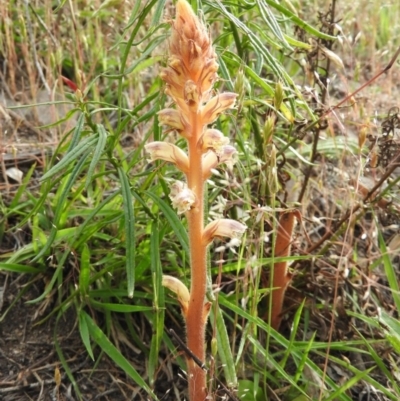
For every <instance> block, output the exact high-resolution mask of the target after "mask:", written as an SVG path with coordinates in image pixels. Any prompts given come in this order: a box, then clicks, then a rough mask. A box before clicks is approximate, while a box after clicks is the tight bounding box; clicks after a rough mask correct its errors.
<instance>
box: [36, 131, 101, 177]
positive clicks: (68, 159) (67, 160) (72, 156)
mask: <svg viewBox="0 0 400 401" xmlns="http://www.w3.org/2000/svg"><path fill="white" fill-rule="evenodd" d="M97 140H98V135H94V136H90V137H87V138H85V139H83V140H82V141H81V142H80V143H79V145H77V146H76V147H75V148H73V149H72V150H71V151H70V152H69V153H67V154H66V155H65V156H64V158H63V159H62V160H61V161H60V162H59V163H57V164H56V165H55V166H53V167H52V168H51V169H50V170H49V171H48V172H47V173H46V174H44V175H43V176H42V177H41V178H40V181H44V180H47V179H49V178H51V177H53V176H54V175H56V174H57V173H58V172H60V171H61V170H62V169H63V168H65V167H67V166H68V165H69V164H71V163H72V162H73V161H75V160H76V159H77V158H78V157H79V156H80V155H81V154H82V153H84V152H86V150H87V149H90V148H92V147H93V146H94V144H95V143H96V141H97Z"/></svg>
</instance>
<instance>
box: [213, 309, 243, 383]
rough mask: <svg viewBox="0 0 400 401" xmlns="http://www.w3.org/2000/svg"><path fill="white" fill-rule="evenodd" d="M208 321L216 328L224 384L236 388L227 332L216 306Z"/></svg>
mask: <svg viewBox="0 0 400 401" xmlns="http://www.w3.org/2000/svg"><path fill="white" fill-rule="evenodd" d="M210 321H211V324H212V325H213V326H215V327H214V329H215V328H216V335H217V349H218V355H219V357H220V358H221V362H222V366H223V369H224V374H225V380H226V383H227V385H228V387H231V388H236V387H237V385H238V381H237V376H236V367H235V362H234V360H233V355H232V350H231V345H230V342H229V336H228V331H227V329H226V326H225V322H224V318H223V317H222V314H221V310H220V308H219V306H218V305H216V307H212V308H211V311H210ZM214 322H215V325H214Z"/></svg>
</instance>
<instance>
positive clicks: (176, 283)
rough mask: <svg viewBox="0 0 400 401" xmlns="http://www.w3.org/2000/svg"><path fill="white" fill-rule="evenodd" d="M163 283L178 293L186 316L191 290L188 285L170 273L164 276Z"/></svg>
mask: <svg viewBox="0 0 400 401" xmlns="http://www.w3.org/2000/svg"><path fill="white" fill-rule="evenodd" d="M162 285H163V286H164V287H166V288H168V289H169V290H171V291H172V292H174V293H175V294H176V296H177V297H178V301H179V303H180V304H181V308H182V312H183V314H184V315H185V316H186V315H187V309H188V306H189V299H190V294H189V290H188V288H187V287H186V285H185V284H183V283H182V281H181V280H179V279H177V278H176V277H172V276H168V275H163V276H162Z"/></svg>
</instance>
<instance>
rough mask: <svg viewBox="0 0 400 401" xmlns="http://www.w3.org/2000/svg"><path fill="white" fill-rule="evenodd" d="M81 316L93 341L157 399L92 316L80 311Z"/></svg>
mask: <svg viewBox="0 0 400 401" xmlns="http://www.w3.org/2000/svg"><path fill="white" fill-rule="evenodd" d="M82 315H83V318H84V319H85V320H86V324H87V327H88V329H89V333H90V335H91V336H92V338H93V340H94V341H95V343H96V344H97V345H98V346H99V347H100V348H101V350H102V351H103V352H105V353H106V354H107V355H108V356H109V357H110V358H111V359H112V360H113V361H114V362H115V363H116V364H117V365H118V366H119V367H120V368H121V369H122V370H123V371H124V372H125V373H126V374H127V375H128V376H129V377H130V378H131V379H132V380H133V381H134V382H135V383H136V384H138V385H139V386H140V387H141V388H142V389H144V390H146V391H147V393H148V394H149V395H150V396H151V397H154V399H156V400H158V398H157V397H156V395H155V394H154V393H153V392H152V391H151V389H150V387H149V386H148V385H147V383H146V382H145V381H144V380H143V378H142V375H141V374H139V373H138V372H137V371H136V370H135V368H134V367H133V366H132V364H131V363H130V362H129V361H128V360H127V359H126V358H125V357H124V356H123V355H122V354H121V353H120V352H119V350H118V349H117V348H116V347H115V346H114V345H113V344H112V343H111V341H110V340H109V339H108V337H107V336H106V335H105V334H104V333H103V331H102V330H101V329H100V327H98V326H97V325H96V323H95V322H94V321H93V320H92V318H91V317H90V316H89V315H88V314H87V313H85V312H83V311H82Z"/></svg>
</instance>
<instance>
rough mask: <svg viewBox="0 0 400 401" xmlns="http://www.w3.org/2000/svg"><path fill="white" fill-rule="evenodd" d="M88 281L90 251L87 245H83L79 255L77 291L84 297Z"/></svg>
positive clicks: (87, 288)
mask: <svg viewBox="0 0 400 401" xmlns="http://www.w3.org/2000/svg"><path fill="white" fill-rule="evenodd" d="M89 281H90V249H89V247H88V245H87V244H83V247H82V253H81V263H80V269H79V291H80V293H81V294H82V295H86V294H87V293H88V291H89Z"/></svg>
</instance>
